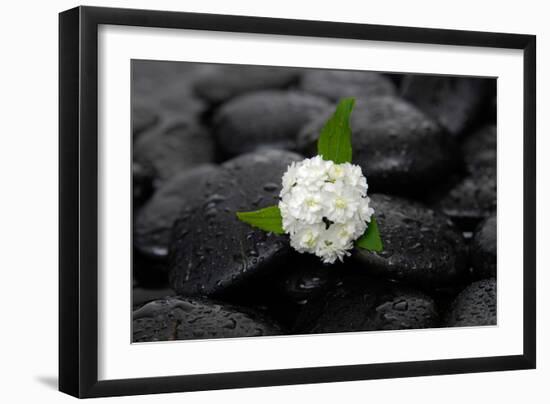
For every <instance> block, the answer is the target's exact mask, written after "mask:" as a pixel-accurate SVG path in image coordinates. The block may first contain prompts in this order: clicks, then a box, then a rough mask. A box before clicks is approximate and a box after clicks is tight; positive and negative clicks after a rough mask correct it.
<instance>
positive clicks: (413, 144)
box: [298, 97, 456, 194]
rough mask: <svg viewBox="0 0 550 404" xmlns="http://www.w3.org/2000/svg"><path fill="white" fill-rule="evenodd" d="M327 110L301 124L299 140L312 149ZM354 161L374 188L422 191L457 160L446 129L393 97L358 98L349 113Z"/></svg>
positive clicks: (309, 152) (307, 149) (304, 147)
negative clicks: (310, 120) (310, 121)
mask: <svg viewBox="0 0 550 404" xmlns="http://www.w3.org/2000/svg"><path fill="white" fill-rule="evenodd" d="M327 117H328V115H326V114H325V115H324V116H320V117H318V118H317V119H316V120H314V121H313V122H312V123H310V124H309V125H307V126H306V127H304V129H303V130H302V131H301V132H300V135H299V137H298V145H299V148H300V149H301V150H303V151H304V152H305V153H306V154H307V155H310V156H311V155H315V154H316V153H317V150H316V145H317V139H318V137H319V133H320V131H321V129H322V127H323V126H324V123H325V122H326V119H327ZM350 122H351V127H352V147H353V162H354V163H355V164H359V165H360V166H361V168H362V169H363V173H364V174H365V175H366V176H367V180H368V183H369V189H370V190H371V192H372V191H374V192H391V193H397V194H404V193H421V192H423V191H424V190H426V189H429V188H430V187H431V186H433V185H434V184H437V183H440V182H442V181H444V180H445V179H446V178H447V176H448V174H449V173H450V172H451V171H452V170H453V169H454V167H455V165H456V154H455V153H453V150H454V148H455V147H456V145H455V143H454V142H453V140H452V139H450V138H449V136H447V135H446V134H445V130H444V129H443V128H442V127H441V126H440V125H439V124H437V123H436V122H435V121H433V120H432V119H430V118H428V117H427V116H426V115H425V114H424V113H422V112H420V111H419V110H418V109H416V108H415V107H414V106H412V105H411V104H409V103H407V102H405V101H402V100H400V99H399V98H397V97H377V98H371V99H369V100H366V101H365V100H364V101H358V102H357V103H356V105H355V108H354V110H353V112H352V115H351V120H350Z"/></svg>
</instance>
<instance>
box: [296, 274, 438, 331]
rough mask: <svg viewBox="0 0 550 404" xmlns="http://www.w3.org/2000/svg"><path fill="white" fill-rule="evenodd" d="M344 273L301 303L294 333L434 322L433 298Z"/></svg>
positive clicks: (430, 324)
mask: <svg viewBox="0 0 550 404" xmlns="http://www.w3.org/2000/svg"><path fill="white" fill-rule="evenodd" d="M361 270H362V269H361V268H353V272H355V274H352V275H350V274H345V275H343V276H342V277H341V279H340V281H338V282H337V283H336V284H335V285H334V286H333V287H332V289H330V290H329V292H328V293H327V294H326V295H323V296H322V297H321V298H319V299H317V300H312V301H311V302H309V303H308V304H306V305H305V307H304V309H303V311H302V312H301V313H300V315H299V317H298V320H297V322H296V325H295V329H294V333H330V332H350V331H375V330H401V329H418V328H430V327H435V326H437V324H438V323H437V322H438V314H437V308H436V305H435V302H434V301H433V299H432V298H430V297H429V296H427V295H425V294H424V293H422V292H419V291H415V290H413V289H410V288H405V287H402V286H399V285H396V284H392V283H390V282H384V281H381V280H378V279H375V278H370V277H366V276H364V275H363V274H357V272H358V271H361Z"/></svg>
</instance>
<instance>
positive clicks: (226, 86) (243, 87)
mask: <svg viewBox="0 0 550 404" xmlns="http://www.w3.org/2000/svg"><path fill="white" fill-rule="evenodd" d="M296 77H297V72H296V70H295V69H290V68H284V67H282V68H281V67H269V66H243V65H219V66H213V68H212V69H211V70H209V71H207V72H205V74H202V75H200V76H199V77H198V78H197V80H196V82H195V83H194V86H193V88H194V90H195V93H196V94H197V95H198V96H199V97H201V98H203V99H204V100H206V101H208V102H210V103H212V104H219V103H222V102H224V101H227V100H229V99H231V98H233V97H236V96H238V95H241V94H244V93H248V92H251V91H258V90H266V89H278V88H283V87H287V86H288V85H289V84H291V83H292V82H293V81H295V80H296Z"/></svg>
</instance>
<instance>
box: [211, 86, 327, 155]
mask: <svg viewBox="0 0 550 404" xmlns="http://www.w3.org/2000/svg"><path fill="white" fill-rule="evenodd" d="M329 106H330V104H329V102H328V101H326V100H325V99H324V98H322V97H318V96H315V95H310V94H306V93H299V92H293V91H288V92H284V91H259V92H254V93H248V94H245V95H242V96H240V97H237V98H234V99H232V100H230V101H228V102H227V103H225V104H223V105H221V106H220V108H219V109H218V110H217V112H216V114H215V115H214V118H213V128H214V135H215V138H216V141H217V142H218V144H219V146H220V147H221V150H222V151H223V152H224V153H225V154H226V155H228V156H233V155H237V154H242V153H247V152H250V151H254V150H257V149H261V148H278V149H287V150H294V149H296V135H297V134H298V132H299V131H300V129H301V128H302V127H303V126H304V125H305V124H307V123H308V122H309V121H310V120H311V119H312V118H314V117H316V116H318V115H319V114H320V113H322V112H323V111H326V110H327V109H328V108H329Z"/></svg>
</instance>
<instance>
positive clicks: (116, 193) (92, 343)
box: [59, 7, 536, 397]
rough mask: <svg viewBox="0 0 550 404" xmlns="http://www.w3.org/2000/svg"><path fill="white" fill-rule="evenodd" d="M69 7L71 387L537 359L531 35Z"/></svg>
mask: <svg viewBox="0 0 550 404" xmlns="http://www.w3.org/2000/svg"><path fill="white" fill-rule="evenodd" d="M59 27H60V30H59V46H60V50H59V55H60V56H59V57H60V59H59V83H60V87H59V92H60V93H59V96H60V105H59V109H60V118H59V127H60V129H59V136H60V289H59V290H60V296H59V299H60V303H59V307H60V323H59V344H60V350H59V351H60V354H59V387H60V390H61V391H63V392H65V393H68V394H70V395H73V396H76V397H100V396H115V395H132V394H148V393H163V392H180V391H181V392H183V391H195V390H210V389H225V388H239V387H255V386H273V385H284V384H300V383H321V382H334V381H346V380H361V379H378V378H395V377H409V376H425V375H440V374H456V373H466V372H485V371H499V370H513V369H531V368H534V367H535V363H536V361H535V358H536V355H535V352H536V343H535V309H536V307H535V301H536V297H535V265H536V262H535V257H536V254H535V223H536V220H535V98H536V97H535V90H536V88H535V65H536V63H535V48H536V41H535V37H534V36H532V35H519V34H504V33H488V32H470V31H454V30H443V29H425V28H411V27H396V26H380V25H365V24H348V23H337V22H322V21H305V20H303V21H300V20H285V19H272V18H259V17H244V16H226V15H212V14H195V13H179V12H165V11H145V10H124V9H108V8H93V7H78V8H75V9H71V10H68V11H65V12H63V13H61V14H60V17H59Z"/></svg>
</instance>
